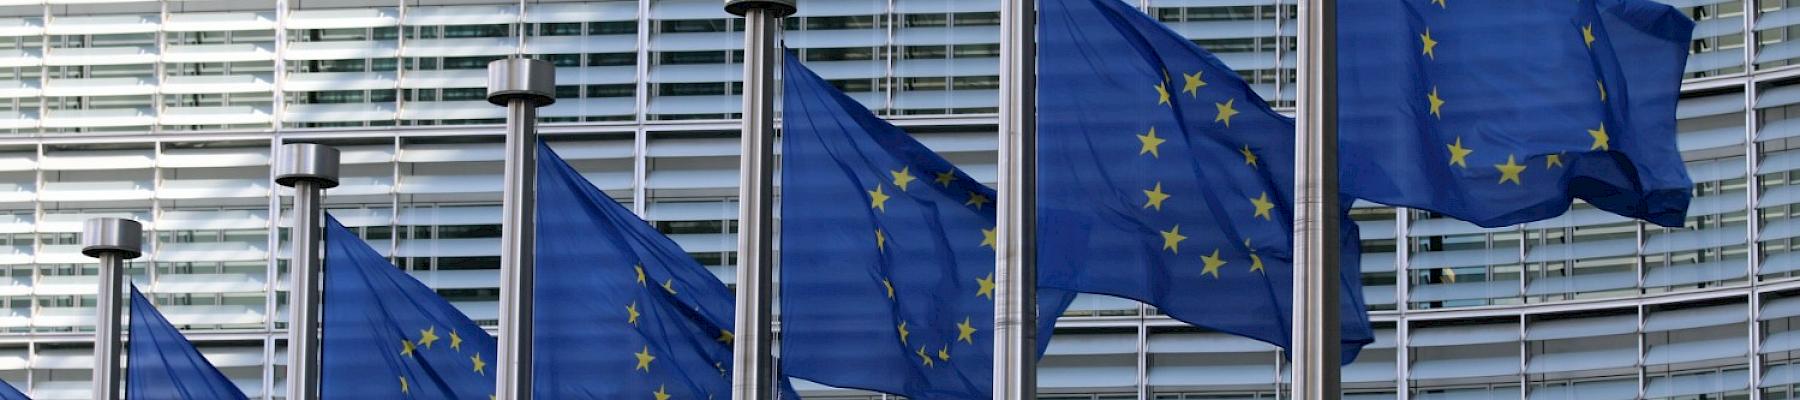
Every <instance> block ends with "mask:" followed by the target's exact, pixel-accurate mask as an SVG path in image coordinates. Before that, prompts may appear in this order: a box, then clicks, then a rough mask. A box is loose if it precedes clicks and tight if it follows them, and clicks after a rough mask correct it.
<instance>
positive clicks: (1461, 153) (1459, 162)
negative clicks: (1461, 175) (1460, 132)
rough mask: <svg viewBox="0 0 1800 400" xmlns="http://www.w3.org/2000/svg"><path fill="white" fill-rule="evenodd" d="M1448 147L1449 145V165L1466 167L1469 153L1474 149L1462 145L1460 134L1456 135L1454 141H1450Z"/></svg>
mask: <svg viewBox="0 0 1800 400" xmlns="http://www.w3.org/2000/svg"><path fill="white" fill-rule="evenodd" d="M1448 147H1450V165H1455V166H1460V167H1463V168H1468V167H1469V153H1474V152H1475V150H1470V149H1469V148H1467V147H1463V145H1462V137H1461V136H1457V137H1456V143H1451V144H1450V146H1448Z"/></svg>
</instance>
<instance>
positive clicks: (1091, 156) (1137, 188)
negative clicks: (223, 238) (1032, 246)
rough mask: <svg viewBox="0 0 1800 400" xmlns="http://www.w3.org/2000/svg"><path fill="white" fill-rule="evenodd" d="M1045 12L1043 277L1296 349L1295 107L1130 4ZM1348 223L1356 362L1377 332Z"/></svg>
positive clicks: (1070, 4)
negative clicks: (1259, 90)
mask: <svg viewBox="0 0 1800 400" xmlns="http://www.w3.org/2000/svg"><path fill="white" fill-rule="evenodd" d="M1040 18H1041V20H1042V25H1041V26H1042V28H1041V30H1042V37H1041V38H1040V39H1039V40H1040V42H1039V43H1040V44H1039V46H1041V47H1040V48H1041V50H1040V51H1041V53H1040V54H1041V56H1040V57H1041V60H1042V61H1041V64H1040V65H1039V76H1038V85H1039V87H1040V92H1039V93H1040V94H1039V97H1038V104H1039V110H1038V121H1039V123H1038V129H1039V134H1038V135H1039V136H1038V137H1039V139H1038V157H1039V158H1038V168H1039V176H1038V185H1039V186H1038V202H1039V203H1038V210H1039V211H1038V213H1039V214H1038V229H1039V236H1038V254H1039V257H1038V262H1039V265H1040V270H1039V276H1038V279H1039V280H1038V285H1039V286H1048V287H1057V288H1063V289H1068V290H1075V291H1082V292H1095V293H1104V294H1110V295H1114V296H1120V297H1126V298H1131V299H1135V300H1138V301H1142V302H1144V303H1147V304H1150V305H1153V306H1156V307H1157V308H1159V309H1161V311H1162V312H1164V313H1166V314H1168V315H1169V316H1171V317H1174V318H1175V319H1178V320H1181V321H1184V322H1187V323H1190V324H1194V325H1198V326H1202V327H1206V328H1210V329H1214V330H1218V331H1222V332H1226V333H1231V334H1236V335H1241V336H1246V337H1250V338H1253V339H1257V340H1261V341H1264V342H1268V343H1271V344H1274V345H1277V346H1281V347H1283V348H1287V347H1288V346H1289V344H1290V339H1291V338H1290V335H1291V333H1290V332H1291V330H1292V323H1291V319H1292V317H1291V313H1292V311H1291V310H1292V300H1293V295H1292V287H1293V284H1292V281H1293V274H1292V272H1293V268H1294V266H1293V265H1292V260H1293V256H1292V254H1291V253H1292V248H1293V239H1292V238H1293V233H1292V232H1293V215H1294V214H1293V190H1294V122H1293V120H1291V119H1289V118H1287V117H1284V116H1282V115H1280V114H1277V113H1275V111H1274V110H1272V109H1270V108H1269V107H1268V105H1267V103H1265V102H1264V101H1263V99H1262V98H1261V97H1259V96H1257V95H1256V93H1255V92H1253V91H1251V90H1250V87H1249V86H1248V85H1246V84H1245V83H1244V81H1243V80H1241V79H1239V78H1238V75H1237V74H1236V73H1235V72H1233V71H1232V69H1231V68H1230V67H1228V66H1226V65H1225V64H1224V63H1222V62H1220V61H1219V59H1218V58H1215V57H1213V55H1212V54H1210V53H1207V52H1206V51H1205V50H1201V49H1200V48H1199V47H1198V46H1195V45H1194V44H1193V43H1192V42H1189V41H1188V40H1187V39H1186V38H1183V37H1181V35H1178V34H1176V33H1175V32H1174V31H1172V30H1169V29H1168V28H1167V27H1165V26H1163V25H1162V24H1160V23H1158V22H1156V21H1155V20H1152V19H1151V18H1150V17H1149V16H1147V15H1144V14H1143V13H1142V12H1140V11H1138V10H1137V9H1134V8H1132V7H1131V6H1129V5H1126V4H1125V3H1124V2H1121V1H1118V0H1045V1H1044V3H1043V10H1042V14H1041V16H1040ZM1343 205H1344V207H1345V209H1346V211H1347V210H1348V208H1349V202H1348V201H1345V202H1344V204H1343ZM1341 226H1342V227H1343V229H1342V231H1343V232H1342V233H1343V235H1342V237H1341V239H1342V243H1343V248H1344V252H1343V256H1342V258H1341V260H1342V261H1343V270H1342V272H1343V274H1342V277H1341V280H1342V282H1343V286H1342V288H1343V289H1342V294H1343V297H1342V305H1343V308H1342V314H1341V315H1342V319H1343V330H1342V333H1343V335H1342V337H1343V349H1344V357H1343V361H1344V362H1349V361H1351V360H1353V359H1354V358H1355V354H1356V352H1357V351H1358V350H1359V349H1360V348H1361V347H1362V345H1365V344H1368V343H1369V342H1371V341H1372V340H1373V339H1374V337H1373V333H1372V332H1371V330H1370V328H1369V320H1368V314H1367V312H1366V311H1365V308H1364V307H1363V301H1362V299H1363V296H1362V283H1361V276H1362V274H1361V271H1360V268H1359V265H1358V263H1357V261H1358V259H1359V258H1358V254H1359V252H1358V250H1359V243H1358V241H1357V233H1356V224H1355V223H1353V222H1352V221H1350V219H1349V218H1348V216H1347V215H1346V216H1345V217H1344V218H1343V222H1342V225H1341Z"/></svg>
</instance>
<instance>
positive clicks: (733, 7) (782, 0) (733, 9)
mask: <svg viewBox="0 0 1800 400" xmlns="http://www.w3.org/2000/svg"><path fill="white" fill-rule="evenodd" d="M756 8H760V9H764V10H769V11H771V12H772V13H773V14H775V18H782V17H786V16H789V15H794V12H795V11H798V10H799V8H797V7H794V0H725V12H728V13H731V14H732V15H736V16H740V17H742V16H744V14H748V13H750V10H751V9H756Z"/></svg>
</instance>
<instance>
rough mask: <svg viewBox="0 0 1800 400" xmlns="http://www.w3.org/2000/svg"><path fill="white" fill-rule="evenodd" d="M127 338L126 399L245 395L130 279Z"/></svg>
mask: <svg viewBox="0 0 1800 400" xmlns="http://www.w3.org/2000/svg"><path fill="white" fill-rule="evenodd" d="M130 338H131V343H130V347H129V352H128V353H127V358H126V361H127V363H126V365H125V399H126V400H138V399H142V400H162V399H189V400H217V399H246V398H247V397H245V396H244V392H243V391H242V390H239V389H238V387H237V385H236V384H233V383H231V380H230V379H226V378H225V374H223V373H220V372H219V369H218V368H214V367H213V365H212V362H209V361H206V357H205V356H202V355H200V350H197V349H194V344H193V343H189V342H188V340H187V337H185V336H182V335H181V331H180V330H176V329H175V325H174V324H170V323H169V320H168V319H165V318H163V315H162V313H159V312H156V304H155V303H151V302H150V299H148V298H145V297H144V294H143V293H139V292H138V288H137V285H131V336H130ZM7 389H9V390H10V389H11V387H7ZM14 393H16V392H14ZM22 397H23V396H22V395H21V398H22ZM0 398H9V397H7V396H5V395H0Z"/></svg>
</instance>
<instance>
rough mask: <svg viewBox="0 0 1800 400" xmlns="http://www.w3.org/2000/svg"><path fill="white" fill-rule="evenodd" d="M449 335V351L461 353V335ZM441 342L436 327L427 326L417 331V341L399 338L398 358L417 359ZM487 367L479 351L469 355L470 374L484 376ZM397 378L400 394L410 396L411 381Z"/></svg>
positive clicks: (490, 396)
mask: <svg viewBox="0 0 1800 400" xmlns="http://www.w3.org/2000/svg"><path fill="white" fill-rule="evenodd" d="M449 335H450V337H449V341H450V346H449V350H450V351H454V352H458V353H461V352H462V344H463V338H462V335H460V334H458V333H456V331H455V330H449ZM442 340H445V339H444V337H442V336H438V330H437V326H427V327H425V329H420V330H419V336H418V338H417V339H413V338H408V337H402V338H400V356H401V357H403V358H411V357H417V356H419V352H421V351H427V350H430V349H432V347H433V346H434V345H435V344H436V343H437V342H439V341H442ZM487 366H488V362H487V359H485V358H482V356H481V352H480V351H475V352H473V353H471V354H470V355H469V371H470V372H471V373H474V374H476V375H480V376H486V375H487ZM398 378H399V381H400V394H403V395H411V394H412V383H411V381H409V380H407V379H406V375H400V376H398ZM488 397H489V398H493V395H489V396H488Z"/></svg>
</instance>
